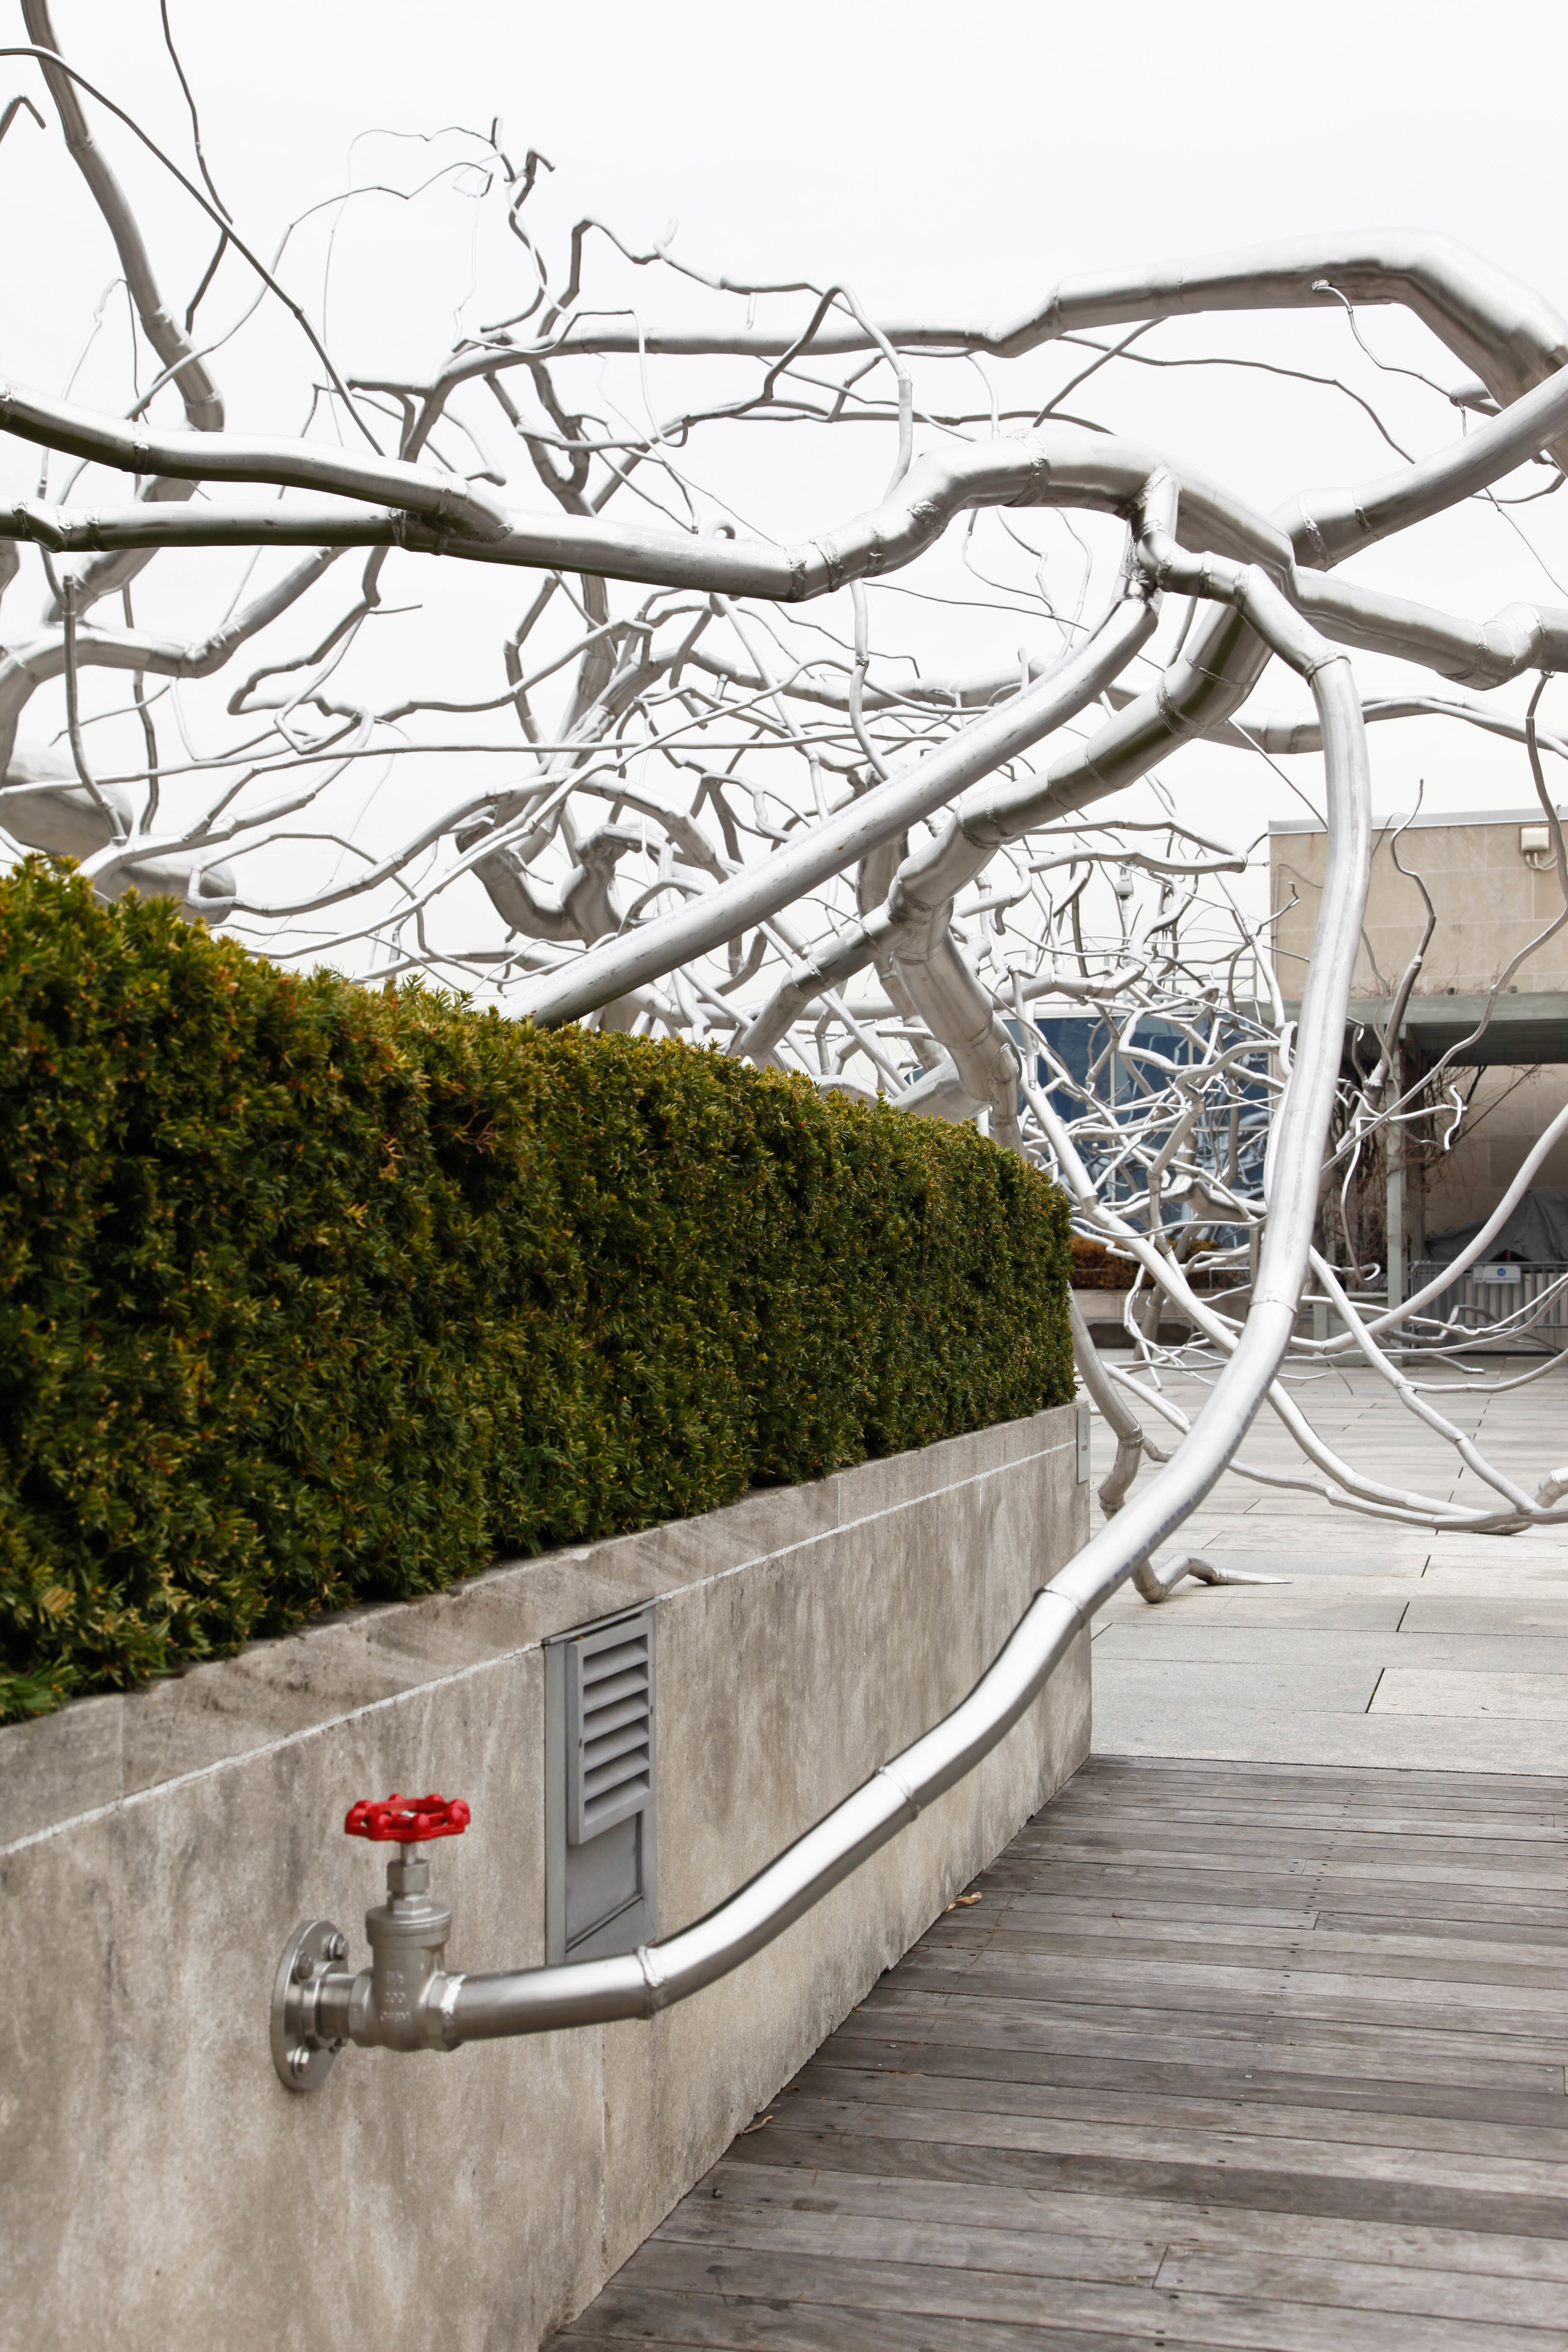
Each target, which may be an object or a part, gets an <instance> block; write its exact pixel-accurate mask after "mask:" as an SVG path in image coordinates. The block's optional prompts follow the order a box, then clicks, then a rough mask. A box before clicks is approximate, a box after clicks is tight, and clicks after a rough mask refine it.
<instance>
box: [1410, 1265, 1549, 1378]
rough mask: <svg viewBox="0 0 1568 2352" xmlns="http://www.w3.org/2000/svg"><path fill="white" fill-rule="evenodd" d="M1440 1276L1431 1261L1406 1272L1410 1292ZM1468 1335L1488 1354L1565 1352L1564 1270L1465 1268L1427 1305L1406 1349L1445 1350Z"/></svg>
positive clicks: (1505, 1266) (1538, 1266) (1440, 1268)
mask: <svg viewBox="0 0 1568 2352" xmlns="http://www.w3.org/2000/svg"><path fill="white" fill-rule="evenodd" d="M1442 1272H1443V1268H1442V1265H1440V1264H1439V1263H1438V1262H1437V1261H1436V1259H1432V1258H1426V1259H1423V1260H1421V1261H1419V1262H1418V1263H1417V1264H1415V1265H1413V1266H1412V1267H1411V1269H1410V1288H1411V1290H1412V1292H1415V1291H1416V1290H1419V1289H1422V1288H1424V1287H1425V1286H1426V1284H1427V1283H1429V1282H1435V1281H1436V1280H1438V1279H1439V1278H1440V1276H1441V1275H1442ZM1439 1327H1441V1328H1439ZM1472 1335H1473V1337H1474V1338H1475V1339H1476V1341H1477V1343H1478V1345H1480V1346H1483V1347H1485V1348H1486V1349H1489V1351H1490V1352H1494V1353H1504V1352H1510V1351H1512V1350H1515V1349H1517V1350H1518V1351H1519V1352H1520V1353H1521V1354H1528V1355H1536V1354H1539V1353H1540V1352H1541V1351H1542V1349H1546V1350H1549V1351H1551V1352H1552V1353H1553V1354H1556V1355H1562V1354H1563V1352H1564V1350H1568V1265H1518V1264H1515V1263H1512V1262H1510V1261H1502V1262H1495V1261H1494V1262H1492V1263H1489V1264H1486V1265H1472V1266H1469V1267H1467V1269H1466V1271H1465V1272H1464V1273H1463V1274H1461V1275H1458V1276H1456V1278H1455V1279H1454V1281H1452V1282H1451V1283H1449V1285H1448V1286H1447V1289H1445V1290H1443V1291H1442V1292H1440V1293H1439V1295H1438V1296H1437V1297H1436V1298H1434V1299H1433V1300H1432V1301H1431V1302H1430V1304H1429V1305H1428V1306H1427V1307H1426V1310H1425V1313H1424V1314H1423V1315H1422V1316H1421V1317H1420V1318H1419V1319H1418V1320H1417V1321H1416V1322H1415V1324H1414V1325H1413V1326H1412V1328H1410V1330H1409V1331H1408V1332H1407V1333H1405V1344H1406V1345H1414V1346H1417V1347H1421V1346H1426V1347H1443V1346H1450V1347H1451V1346H1452V1345H1453V1344H1454V1343H1455V1341H1456V1340H1462V1339H1467V1338H1468V1337H1471V1336H1472Z"/></svg>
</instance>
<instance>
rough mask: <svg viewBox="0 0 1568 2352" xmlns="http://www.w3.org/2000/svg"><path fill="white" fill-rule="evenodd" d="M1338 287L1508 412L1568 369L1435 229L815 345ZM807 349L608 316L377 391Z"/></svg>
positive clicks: (1506, 285) (967, 339) (1026, 348)
mask: <svg viewBox="0 0 1568 2352" xmlns="http://www.w3.org/2000/svg"><path fill="white" fill-rule="evenodd" d="M1325 280H1327V281H1328V282H1329V283H1330V284H1331V286H1332V287H1333V288H1334V289H1336V290H1337V291H1338V292H1339V293H1341V294H1342V295H1343V296H1345V298H1346V299H1348V300H1350V301H1352V302H1354V303H1360V304H1385V303H1399V304H1403V305H1404V307H1405V309H1407V310H1411V311H1412V312H1413V313H1414V314H1415V317H1416V318H1418V319H1420V320H1422V321H1423V323H1424V324H1425V325H1426V326H1427V327H1429V328H1430V329H1431V331H1432V332H1433V333H1434V334H1435V335H1436V336H1437V337H1438V339H1439V340H1440V341H1442V342H1444V343H1446V344H1447V348H1448V349H1449V350H1450V351H1451V352H1453V353H1454V354H1455V356H1456V358H1458V360H1460V361H1461V362H1463V364H1464V365H1465V366H1467V367H1469V368H1473V369H1474V370H1475V372H1476V374H1477V376H1478V377H1479V380H1480V382H1481V383H1483V384H1484V385H1485V387H1486V389H1487V391H1488V392H1489V394H1491V396H1492V398H1493V399H1495V400H1497V401H1499V402H1500V403H1501V404H1503V405H1505V406H1506V405H1507V404H1508V403H1509V402H1510V401H1513V400H1517V399H1518V398H1519V396H1520V394H1521V393H1523V392H1528V391H1529V390H1530V389H1531V386H1532V385H1533V384H1537V383H1541V382H1542V378H1543V377H1545V376H1547V375H1550V374H1552V373H1554V372H1555V371H1556V370H1557V369H1558V368H1560V367H1563V365H1564V364H1568V325H1565V324H1564V322H1563V320H1562V319H1561V318H1560V317H1559V316H1558V314H1557V312H1556V311H1555V310H1553V309H1552V305H1551V304H1550V303H1549V302H1547V301H1545V300H1544V299H1542V296H1541V295H1539V294H1538V293H1537V292H1536V291H1535V290H1534V289H1533V288H1532V287H1530V286H1527V285H1525V284H1524V283H1523V282H1522V280H1521V279H1519V278H1513V277H1511V276H1510V274H1509V272H1508V271H1506V270H1503V269H1499V268H1496V266H1495V265H1494V264H1493V263H1491V262H1489V261H1488V260H1486V259H1485V258H1484V257H1482V256H1481V255H1479V254H1477V253H1473V252H1472V251H1471V250H1470V248H1469V247H1468V246H1464V245H1461V244H1459V243H1458V240H1457V239H1456V238H1453V237H1447V236H1433V235H1432V234H1430V233H1429V232H1427V231H1425V230H1421V229H1373V230H1352V231H1350V232H1348V233H1340V234H1335V235H1326V236H1305V237H1289V238H1281V239H1278V240H1275V241H1273V242H1271V243H1268V244H1264V245H1254V246H1247V247H1240V248H1238V249H1236V250H1233V251H1231V252H1228V253H1220V254H1209V255H1204V256H1200V257H1196V258H1191V257H1183V258H1182V259H1180V260H1176V261H1170V262H1163V263H1155V264H1153V265H1152V266H1151V265H1149V264H1147V263H1140V264H1137V265H1136V266H1135V267H1133V268H1131V269H1122V270H1105V271H1100V272H1094V273H1086V274H1084V275H1081V276H1079V277H1076V278H1064V279H1063V280H1062V281H1061V282H1060V283H1059V284H1058V286H1056V287H1054V288H1053V289H1052V290H1051V292H1050V293H1049V294H1048V295H1047V297H1046V299H1045V300H1044V301H1043V302H1038V303H1036V304H1034V305H1033V306H1032V307H1031V308H1030V309H1028V310H1024V311H1022V312H1020V313H1018V314H1017V315H1016V317H1014V318H1012V319H1009V320H994V321H987V320H931V319H899V320H885V321H882V322H881V323H880V324H879V325H878V327H877V329H876V334H875V335H874V334H873V333H872V332H871V331H870V329H869V328H868V327H863V326H861V325H859V324H858V322H856V321H854V320H850V319H847V318H842V317H835V318H834V319H833V320H831V322H829V321H827V320H825V321H824V322H823V324H822V325H821V326H820V327H819V328H818V330H817V331H816V334H815V335H814V336H813V337H812V340H811V343H810V345H809V349H810V351H811V352H812V354H813V355H814V356H816V357H824V356H826V355H828V354H832V353H838V352H868V351H872V350H874V349H876V348H878V341H877V337H878V336H880V337H882V338H884V339H885V340H886V341H888V342H889V343H891V344H892V345H893V346H894V348H895V349H899V350H909V351H921V350H946V351H977V352H981V351H983V352H993V353H994V354H995V355H996V356H997V357H999V358H1006V359H1014V358H1018V357H1020V356H1021V355H1022V354H1023V353H1024V352H1030V351H1035V350H1037V349H1038V348H1039V346H1040V345H1041V344H1043V343H1048V342H1052V341H1056V340H1057V339H1058V337H1059V336H1062V335H1066V334H1074V333H1082V332H1084V331H1088V330H1091V329H1093V328H1096V327H1110V326H1126V325H1129V324H1133V323H1135V322H1136V321H1137V320H1141V319H1169V318H1192V317H1194V316H1197V315H1199V314H1201V313H1204V312H1208V311H1215V310H1319V309H1321V308H1322V307H1323V306H1324V304H1325V302H1327V301H1328V300H1330V299H1332V298H1331V296H1329V295H1326V294H1325V293H1324V292H1322V291H1321V290H1320V289H1321V287H1322V285H1323V282H1324V281H1325ZM798 343H799V335H798V333H784V332H781V331H778V330H777V329H770V328H763V327H753V328H750V329H736V330H732V331H729V332H727V333H726V332H723V331H711V330H705V329H701V328H697V329H681V330H677V331H671V330H667V329H661V328H659V327H658V326H657V325H656V326H654V327H652V328H647V327H645V326H644V325H642V324H641V323H640V322H639V323H638V324H637V326H628V325H622V324H621V323H620V322H619V321H618V320H606V319H602V318H595V319H594V320H584V322H583V323H582V324H580V325H578V324H570V323H569V324H567V325H566V326H565V327H563V329H562V330H561V331H560V332H559V333H558V334H557V335H555V336H554V337H553V338H552V339H550V340H548V341H542V342H538V343H531V344H528V345H526V346H525V345H517V346H514V347H512V348H510V349H509V348H507V347H506V345H505V343H504V341H501V340H500V339H498V343H497V344H495V345H490V344H487V345H486V347H485V348H484V349H483V350H482V351H476V352H462V353H458V354H454V355H453V357H452V358H451V359H449V360H448V361H447V362H446V364H445V366H444V367H443V369H442V371H441V373H440V376H439V377H438V378H437V380H436V383H433V384H431V385H430V386H428V387H425V386H410V385H408V384H407V383H402V382H397V383H393V382H390V381H388V382H381V381H379V380H377V381H372V380H371V379H368V378H367V379H365V389H366V390H370V391H374V390H382V391H395V392H408V391H410V390H414V391H416V392H418V391H422V392H425V393H426V396H427V397H434V398H444V397H445V395H446V394H447V392H449V391H450V390H451V388H452V387H453V386H455V385H456V384H458V383H462V382H463V381H465V380H466V379H467V378H468V377H469V376H479V375H485V374H488V373H491V372H492V371H493V370H494V369H496V368H497V367H504V366H508V365H522V364H525V363H526V362H527V361H528V360H530V359H538V358H544V359H553V358H556V357H560V358H563V359H565V358H570V357H572V356H574V355H584V356H586V355H588V354H590V353H593V354H597V353H611V352H626V353H631V354H637V353H638V352H647V353H649V354H653V355H659V354H665V355H668V356H671V357H676V358H700V357H702V356H705V355H714V356H717V355H721V354H726V355H732V356H736V357H742V358H753V359H764V360H771V359H778V358H780V357H782V355H783V354H784V352H788V351H792V350H794V349H795V348H796V346H797V345H798ZM1460 389H1461V391H1464V390H1467V389H1468V387H1460Z"/></svg>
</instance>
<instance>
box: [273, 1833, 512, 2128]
mask: <svg viewBox="0 0 1568 2352" xmlns="http://www.w3.org/2000/svg"><path fill="white" fill-rule="evenodd" d="M468 1821H469V1813H468V1806H467V1805H466V1804H465V1803H464V1802H463V1801H462V1799H461V1798H460V1797H454V1798H450V1799H448V1798H446V1797H435V1796H431V1797H418V1798H405V1797H398V1796H392V1797H388V1798H386V1799H384V1801H380V1802H376V1803H373V1802H371V1801H368V1800H366V1799H364V1798H361V1799H360V1801H359V1802H358V1803H357V1804H353V1805H351V1806H350V1808H349V1811H348V1814H347V1817H346V1819H345V1820H344V1822H343V1828H344V1830H345V1832H347V1834H348V1835H349V1836H350V1837H363V1838H370V1839H372V1840H373V1841H374V1843H377V1844H391V1843H395V1845H396V1847H397V1857H396V1859H395V1861H389V1862H388V1864H387V1865H386V1900H385V1902H384V1903H378V1904H377V1905H376V1906H375V1907H374V1910H371V1911H367V1912H366V1913H365V1918H364V1931H365V1935H366V1937H368V1938H369V1941H370V1951H371V1964H370V1966H369V1968H368V1969H360V1970H359V1971H358V1973H357V1974H356V1973H355V1972H354V1971H353V1970H352V1969H344V1968H342V1967H341V1966H340V1965H339V1963H340V1962H342V1960H344V1959H346V1958H347V1957H348V1948H349V1947H348V1937H346V1936H345V1935H344V1934H343V1933H342V1929H341V1928H339V1927H334V1926H333V1925H332V1922H331V1920H330V1919H307V1920H306V1921H304V1923H303V1924H302V1925H301V1926H300V1927H296V1928H295V1930H294V1933H293V1934H292V1936H290V1937H289V1941H288V1943H287V1944H286V1945H285V1946H284V1948H283V1957H282V1958H281V1959H280V1960H279V1964H278V1974H277V1976H276V1978H275V1979H274V1980H273V1987H272V2063H273V2064H274V2066H275V2067H276V2068H277V2070H278V2079H279V2082H280V2083H282V2084H284V2085H285V2087H286V2088H287V2089H289V2090H290V2091H315V2090H319V2089H320V2088H321V2084H323V2083H324V2082H325V2081H326V2079H327V2076H328V2075H329V2074H331V2069H332V2062H333V2060H334V2059H335V2058H336V2056H337V2054H338V2052H339V2051H340V2050H341V2049H342V2047H343V2046H344V2044H345V2042H362V2043H365V2042H375V2043H380V2044H381V2045H382V2046H383V2047H384V2048H387V2049H392V2050H441V2049H445V2048H446V2047H447V2043H446V2042H444V2041H443V2039H442V2038H441V2035H440V2032H439V2031H438V2028H437V2026H435V2025H433V2023H432V2021H431V2016H430V2003H429V2000H428V1999H427V1996H428V1994H429V1992H430V1989H431V1985H432V1982H433V1980H434V1979H435V1978H437V1976H439V1975H441V1974H442V1962H443V1961H444V1959H445V1958H446V1953H447V1936H448V1935H449V1934H450V1932H451V1927H452V1914H451V1911H450V1909H449V1908H448V1906H447V1905H446V1904H444V1903H435V1902H432V1901H431V1899H430V1864H429V1861H428V1859H427V1857H426V1855H424V1854H423V1853H420V1851H419V1848H420V1845H421V1844H422V1843H425V1842H426V1841H428V1840H430V1839H432V1838H440V1837H461V1835H462V1833H463V1832H464V1831H465V1830H466V1829H467V1828H468Z"/></svg>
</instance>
